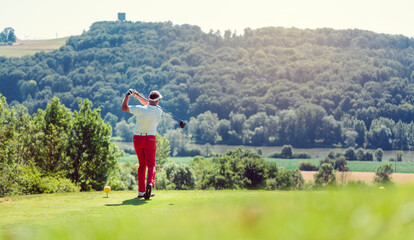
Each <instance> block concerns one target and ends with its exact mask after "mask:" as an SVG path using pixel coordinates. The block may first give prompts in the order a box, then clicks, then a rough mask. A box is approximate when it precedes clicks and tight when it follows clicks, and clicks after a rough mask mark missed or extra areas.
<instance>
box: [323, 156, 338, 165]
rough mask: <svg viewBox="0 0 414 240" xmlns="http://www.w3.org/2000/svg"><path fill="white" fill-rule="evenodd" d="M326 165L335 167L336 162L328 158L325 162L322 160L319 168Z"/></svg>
mask: <svg viewBox="0 0 414 240" xmlns="http://www.w3.org/2000/svg"><path fill="white" fill-rule="evenodd" d="M324 163H328V164H331V165H332V166H334V165H335V163H334V161H333V160H332V159H330V158H329V157H326V158H324V159H323V160H320V161H319V166H322V164H324Z"/></svg>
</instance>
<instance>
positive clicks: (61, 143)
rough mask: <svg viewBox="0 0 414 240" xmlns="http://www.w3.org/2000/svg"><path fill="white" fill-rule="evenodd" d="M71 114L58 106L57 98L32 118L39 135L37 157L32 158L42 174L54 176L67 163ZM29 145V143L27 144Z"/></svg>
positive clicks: (61, 106) (63, 107) (66, 109)
mask: <svg viewBox="0 0 414 240" xmlns="http://www.w3.org/2000/svg"><path fill="white" fill-rule="evenodd" d="M71 117H72V112H71V111H70V110H69V109H68V108H66V107H65V106H63V105H61V104H60V101H59V98H57V97H53V98H52V101H51V103H49V104H48V105H47V107H46V109H45V111H44V112H43V111H39V112H38V113H37V114H35V116H34V119H33V120H34V123H35V124H38V125H39V126H38V127H39V130H40V132H42V133H43V134H42V135H41V137H40V139H39V142H38V144H40V145H41V146H42V147H41V148H37V149H38V150H39V151H38V152H37V157H35V158H34V160H35V162H36V165H37V167H39V168H40V169H41V170H43V173H44V174H54V173H57V172H58V171H62V170H64V168H65V167H64V165H65V164H66V162H67V156H66V151H65V148H66V147H67V146H68V145H70V142H67V139H68V133H69V127H70V120H71ZM28 144H30V143H28Z"/></svg>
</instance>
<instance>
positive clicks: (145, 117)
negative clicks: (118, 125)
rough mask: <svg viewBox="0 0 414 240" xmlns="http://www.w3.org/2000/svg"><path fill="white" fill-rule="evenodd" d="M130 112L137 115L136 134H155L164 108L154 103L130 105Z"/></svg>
mask: <svg viewBox="0 0 414 240" xmlns="http://www.w3.org/2000/svg"><path fill="white" fill-rule="evenodd" d="M128 107H129V112H130V113H132V114H134V115H135V116H137V123H136V124H135V128H134V135H141V134H143V135H145V134H147V135H155V134H156V132H157V126H158V123H159V122H160V121H161V115H162V110H161V109H159V108H157V107H156V106H153V105H150V104H149V105H145V106H142V105H135V106H128Z"/></svg>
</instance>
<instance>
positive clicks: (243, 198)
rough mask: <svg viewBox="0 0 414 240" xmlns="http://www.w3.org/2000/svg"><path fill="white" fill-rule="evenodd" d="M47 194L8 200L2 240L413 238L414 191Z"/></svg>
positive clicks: (1, 207)
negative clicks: (148, 197) (144, 195)
mask: <svg viewBox="0 0 414 240" xmlns="http://www.w3.org/2000/svg"><path fill="white" fill-rule="evenodd" d="M156 193H157V195H156V197H154V198H153V199H151V200H149V201H145V200H138V199H136V198H135V196H136V193H135V192H130V191H125V192H111V193H110V197H109V198H105V197H104V196H105V195H104V193H103V192H88V193H74V194H50V195H47V194H44V195H35V196H23V197H16V198H12V199H11V200H10V201H3V202H0V229H1V230H0V232H1V231H3V234H1V233H0V239H42V240H47V239H77V240H81V239H110V240H114V239H132V238H133V237H135V238H138V236H139V239H413V238H414V204H413V202H414V189H413V188H412V186H405V187H391V186H390V187H386V189H384V190H379V189H377V188H366V187H364V188H360V189H358V188H347V189H331V190H327V191H299V192H297V191H288V192H284V191H157V192H156Z"/></svg>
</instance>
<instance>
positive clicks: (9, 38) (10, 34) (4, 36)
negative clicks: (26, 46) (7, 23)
mask: <svg viewBox="0 0 414 240" xmlns="http://www.w3.org/2000/svg"><path fill="white" fill-rule="evenodd" d="M0 42H16V35H14V29H13V28H11V27H6V28H5V29H4V30H3V31H2V32H1V33H0Z"/></svg>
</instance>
